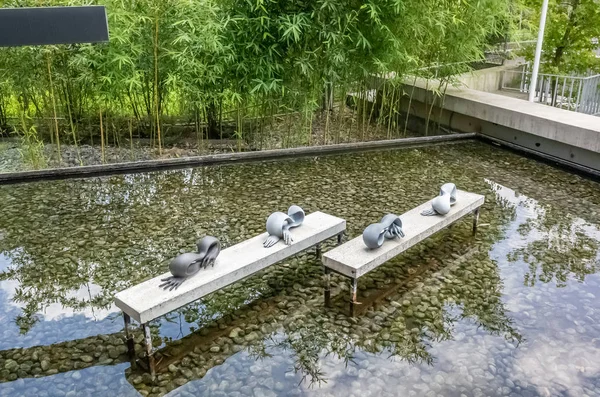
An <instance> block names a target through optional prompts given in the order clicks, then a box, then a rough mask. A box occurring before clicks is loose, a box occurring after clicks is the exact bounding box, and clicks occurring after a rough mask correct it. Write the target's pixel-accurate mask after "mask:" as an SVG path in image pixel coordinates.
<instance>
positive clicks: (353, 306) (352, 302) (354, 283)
mask: <svg viewBox="0 0 600 397" xmlns="http://www.w3.org/2000/svg"><path fill="white" fill-rule="evenodd" d="M357 291H358V279H357V278H353V279H352V287H351V289H350V293H351V294H352V295H351V300H350V317H354V315H355V309H356V305H360V302H358V301H357V300H356V293H357Z"/></svg>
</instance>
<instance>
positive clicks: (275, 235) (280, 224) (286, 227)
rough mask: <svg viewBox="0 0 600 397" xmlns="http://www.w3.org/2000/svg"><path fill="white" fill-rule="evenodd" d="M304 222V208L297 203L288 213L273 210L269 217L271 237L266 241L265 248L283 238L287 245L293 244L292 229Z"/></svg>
mask: <svg viewBox="0 0 600 397" xmlns="http://www.w3.org/2000/svg"><path fill="white" fill-rule="evenodd" d="M302 222H304V210H303V209H302V208H300V207H298V206H297V205H292V206H291V207H290V208H289V209H288V212H287V214H284V213H283V212H273V213H272V214H271V215H269V217H268V218H267V233H269V237H267V239H266V240H265V241H264V243H263V246H264V247H265V248H269V247H272V246H274V245H275V244H276V243H277V242H278V241H279V240H281V239H283V242H284V243H285V244H287V245H290V244H292V242H293V239H292V234H291V233H290V229H291V228H293V227H297V226H300V225H301V224H302Z"/></svg>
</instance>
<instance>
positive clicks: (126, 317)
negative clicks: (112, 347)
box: [123, 312, 135, 360]
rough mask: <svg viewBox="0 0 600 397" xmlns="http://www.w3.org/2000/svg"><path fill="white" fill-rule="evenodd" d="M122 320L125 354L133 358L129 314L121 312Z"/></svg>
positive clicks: (133, 348) (133, 351)
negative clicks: (125, 346)
mask: <svg viewBox="0 0 600 397" xmlns="http://www.w3.org/2000/svg"><path fill="white" fill-rule="evenodd" d="M123 321H124V322H125V342H126V343H127V355H128V356H129V359H130V360H134V359H135V347H134V342H133V335H131V332H130V329H129V328H130V326H131V317H129V314H127V313H125V312H123Z"/></svg>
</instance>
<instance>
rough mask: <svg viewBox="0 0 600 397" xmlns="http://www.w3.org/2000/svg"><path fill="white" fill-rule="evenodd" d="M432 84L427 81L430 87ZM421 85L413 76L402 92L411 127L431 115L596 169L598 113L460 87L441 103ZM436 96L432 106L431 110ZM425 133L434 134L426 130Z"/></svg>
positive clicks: (454, 128)
mask: <svg viewBox="0 0 600 397" xmlns="http://www.w3.org/2000/svg"><path fill="white" fill-rule="evenodd" d="M493 69H497V68H493ZM497 72H498V70H496V71H492V72H490V73H489V74H487V73H482V74H481V75H484V76H485V75H487V76H488V77H485V78H482V79H481V80H480V81H479V82H476V81H475V80H474V81H475V83H476V84H475V83H474V85H479V86H485V85H487V86H488V87H491V86H493V85H494V84H495V82H494V78H493V77H489V76H492V75H493V73H497ZM376 83H377V85H375V87H379V88H381V84H382V81H381V80H380V81H378V82H376ZM410 83H412V81H410ZM488 83H489V84H488ZM431 85H432V84H431V82H429V85H428V86H431ZM425 87H426V81H424V80H417V82H416V84H415V87H414V90H413V86H412V85H409V84H407V85H406V86H405V87H404V92H407V93H409V94H410V93H411V92H412V93H413V96H412V100H411V101H410V109H409V108H408V107H409V106H408V105H409V101H408V99H405V100H404V101H402V102H401V104H400V111H401V112H402V113H404V114H406V113H407V112H408V113H409V115H410V116H411V122H410V124H409V125H410V127H412V128H413V129H416V130H417V131H421V132H422V130H423V129H424V128H425V124H426V123H425V122H424V120H426V119H427V118H428V117H429V119H430V121H431V122H434V123H436V124H439V125H441V126H442V127H445V128H447V129H450V130H452V131H458V132H476V133H480V134H484V135H487V136H490V137H492V138H495V139H497V140H501V141H504V142H507V143H508V144H510V145H518V146H521V147H523V148H526V149H529V150H531V151H535V152H539V153H540V154H541V155H548V156H552V157H555V158H557V159H560V160H564V161H566V162H570V163H573V164H574V165H580V166H582V167H585V168H588V169H592V170H596V171H600V117H595V116H591V115H587V114H582V113H577V112H572V111H569V110H565V109H558V108H555V107H551V106H546V105H543V104H540V103H531V102H528V101H525V100H522V99H517V98H512V97H507V96H503V95H499V94H494V93H491V92H484V91H477V90H473V89H469V88H464V87H461V88H457V87H448V88H447V90H446V95H445V97H444V99H443V103H440V98H437V97H435V96H434V94H433V93H432V92H431V91H429V90H426V89H425ZM434 99H435V105H434V107H433V109H432V110H431V111H430V107H431V105H430V104H431V103H432V102H433V101H434ZM404 117H405V116H403V115H401V116H400V118H402V119H404ZM415 119H416V120H415ZM418 120H421V122H420V124H419V121H418ZM430 128H431V126H430ZM429 134H430V135H434V134H435V132H434V131H432V130H429Z"/></svg>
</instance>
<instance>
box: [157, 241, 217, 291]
mask: <svg viewBox="0 0 600 397" xmlns="http://www.w3.org/2000/svg"><path fill="white" fill-rule="evenodd" d="M196 248H197V250H198V251H197V252H186V253H184V254H181V255H178V256H177V257H175V258H173V260H171V263H170V264H169V270H170V271H171V274H172V276H171V277H167V278H164V279H162V280H160V281H163V283H162V284H161V285H160V286H159V287H160V288H163V289H168V290H169V291H172V290H174V289H177V288H179V286H180V285H181V284H183V282H184V281H185V280H187V279H188V278H189V277H191V276H193V275H195V274H196V273H198V272H199V271H200V269H206V268H207V267H208V266H214V265H215V260H216V259H217V256H219V253H220V252H221V243H220V242H219V240H218V239H217V238H215V237H213V236H206V237H204V238H202V239H200V240H198V241H197V242H196Z"/></svg>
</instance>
